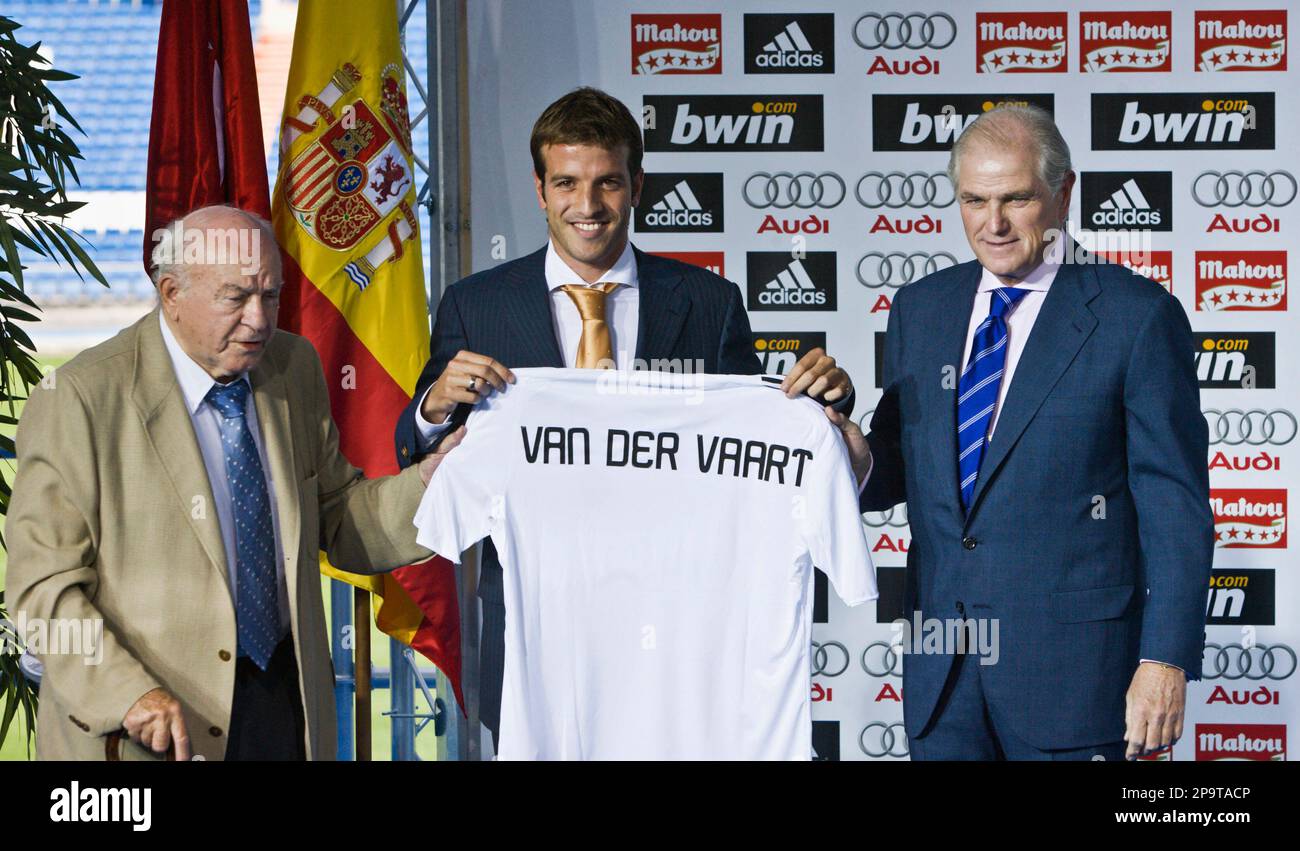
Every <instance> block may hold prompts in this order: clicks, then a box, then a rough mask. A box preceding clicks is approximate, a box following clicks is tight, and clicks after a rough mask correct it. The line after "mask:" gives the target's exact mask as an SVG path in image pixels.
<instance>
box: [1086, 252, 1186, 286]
mask: <svg viewBox="0 0 1300 851" xmlns="http://www.w3.org/2000/svg"><path fill="white" fill-rule="evenodd" d="M1097 254H1098V255H1099V256H1101V257H1105V258H1106V259H1107V260H1109V261H1110V262H1112V263H1119V264H1120V265H1121V266H1127V267H1128V268H1129V269H1131V270H1132V271H1134V272H1136V273H1137V274H1139V275H1141V276H1142V277H1144V278H1150V279H1151V280H1153V281H1155V282H1156V283H1157V284H1159V285H1160V286H1162V287H1164V288H1165V289H1166V290H1168V291H1169V292H1171V293H1172V292H1173V291H1174V272H1173V270H1174V253H1173V252H1172V251H1098V252H1097Z"/></svg>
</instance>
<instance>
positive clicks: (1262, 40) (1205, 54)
mask: <svg viewBox="0 0 1300 851" xmlns="http://www.w3.org/2000/svg"><path fill="white" fill-rule="evenodd" d="M1196 70H1197V71H1285V70H1286V10H1285V9H1269V10H1267V11H1258V12H1241V11H1237V10H1235V9H1220V10H1218V11H1214V12H1197V13H1196Z"/></svg>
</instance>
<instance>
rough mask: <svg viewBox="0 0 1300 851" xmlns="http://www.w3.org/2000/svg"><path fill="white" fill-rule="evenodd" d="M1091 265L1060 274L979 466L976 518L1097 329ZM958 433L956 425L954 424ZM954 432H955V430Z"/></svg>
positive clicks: (1069, 266)
mask: <svg viewBox="0 0 1300 851" xmlns="http://www.w3.org/2000/svg"><path fill="white" fill-rule="evenodd" d="M1100 291H1101V290H1100V288H1099V287H1098V286H1097V280H1096V277H1095V275H1094V274H1093V272H1092V270H1091V269H1090V268H1089V267H1086V266H1083V265H1080V264H1078V263H1066V264H1064V265H1062V266H1061V268H1060V270H1059V271H1058V272H1057V273H1056V279H1055V280H1053V281H1052V285H1051V287H1049V288H1048V290H1047V297H1046V298H1045V299H1044V300H1043V306H1042V309H1041V310H1039V312H1038V318H1037V319H1035V320H1034V328H1033V330H1032V331H1031V332H1030V334H1029V339H1028V340H1027V341H1026V342H1025V349H1024V351H1023V352H1022V353H1021V355H1020V360H1019V361H1018V362H1017V364H1016V371H1015V374H1014V375H1013V376H1012V378H1011V386H1010V387H1009V388H1008V389H1007V394H1006V398H1005V399H1004V400H1003V403H1002V409H1001V410H1000V411H999V412H998V421H997V427H996V429H995V430H994V432H993V440H992V441H990V442H989V444H988V449H987V451H986V452H985V454H984V460H983V461H981V462H980V473H979V478H978V479H976V481H975V493H974V494H973V495H972V496H971V507H970V512H969V514H968V517H969V516H973V515H974V514H975V508H976V506H978V505H979V501H980V497H981V496H982V495H983V494H984V491H985V490H987V489H988V485H989V482H990V481H992V479H993V477H994V476H995V475H996V474H997V471H998V468H999V467H1001V466H1002V462H1003V461H1005V460H1006V458H1007V454H1008V453H1009V452H1010V451H1011V450H1012V448H1014V447H1015V445H1016V442H1017V441H1018V440H1019V439H1020V435H1021V434H1023V433H1024V430H1025V427H1026V426H1028V425H1029V421H1030V420H1032V419H1033V417H1034V414H1035V413H1037V412H1038V408H1039V406H1041V405H1042V404H1043V400H1044V399H1045V398H1047V394H1048V393H1049V392H1051V389H1052V387H1054V386H1055V385H1056V382H1057V381H1058V380H1059V379H1060V377H1061V374H1062V373H1063V372H1065V369H1066V367H1068V366H1069V365H1070V363H1071V361H1073V360H1074V357H1075V355H1077V354H1078V353H1079V349H1080V348H1082V347H1083V344H1084V341H1085V340H1087V339H1088V337H1089V336H1090V335H1091V334H1092V331H1093V329H1094V328H1096V327H1097V317H1096V316H1095V315H1094V314H1093V313H1092V311H1091V310H1089V309H1088V307H1087V304H1088V302H1089V301H1091V300H1092V299H1093V298H1095V297H1096V296H1097V294H1098V293H1099V292H1100ZM954 429H955V426H954ZM954 433H955V432H954Z"/></svg>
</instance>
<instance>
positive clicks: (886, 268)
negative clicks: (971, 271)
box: [853, 251, 957, 290]
mask: <svg viewBox="0 0 1300 851" xmlns="http://www.w3.org/2000/svg"><path fill="white" fill-rule="evenodd" d="M868 260H874V261H875V264H874V272H873V267H872V266H871V265H870V264H868V266H867V269H866V271H863V264H864V263H867V261H868ZM956 265H957V258H956V257H954V256H953V255H951V254H949V253H948V252H946V251H936V252H935V253H933V254H927V253H925V252H923V251H913V252H910V253H909V252H905V251H890V252H883V251H868V252H867V253H866V254H864V255H862V259H861V260H859V261H858V265H857V266H855V267H854V270H853V271H854V274H856V275H857V276H858V283H860V284H862V286H864V287H869V288H870V289H873V290H875V289H879V288H881V287H891V288H893V289H898V288H899V287H903V286H906V285H907V284H910V283H912V282H913V281H916V280H919V279H920V278H923V277H925V276H926V275H929V274H933V273H934V272H937V271H939V270H940V269H947V268H948V267H949V266H956Z"/></svg>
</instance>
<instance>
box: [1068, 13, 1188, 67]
mask: <svg viewBox="0 0 1300 851" xmlns="http://www.w3.org/2000/svg"><path fill="white" fill-rule="evenodd" d="M1171 17H1172V13H1171V12H1080V13H1079V70H1080V71H1083V72H1085V73H1090V74H1097V73H1110V72H1113V71H1119V72H1124V71H1168V70H1170V69H1171V67H1172V65H1171V63H1170V60H1169V55H1170V37H1169V33H1170V31H1171V30H1172V29H1173V24H1172V22H1171V20H1170V19H1171Z"/></svg>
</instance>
